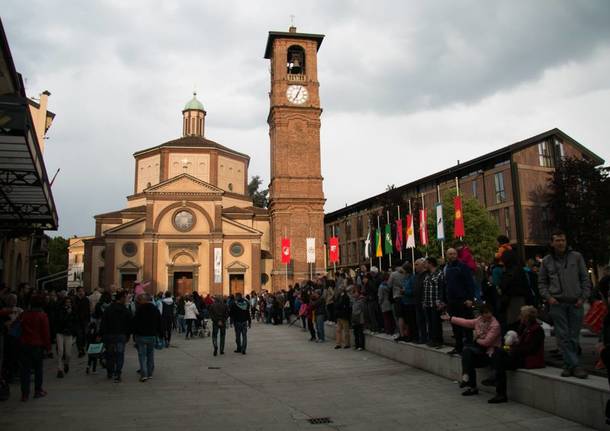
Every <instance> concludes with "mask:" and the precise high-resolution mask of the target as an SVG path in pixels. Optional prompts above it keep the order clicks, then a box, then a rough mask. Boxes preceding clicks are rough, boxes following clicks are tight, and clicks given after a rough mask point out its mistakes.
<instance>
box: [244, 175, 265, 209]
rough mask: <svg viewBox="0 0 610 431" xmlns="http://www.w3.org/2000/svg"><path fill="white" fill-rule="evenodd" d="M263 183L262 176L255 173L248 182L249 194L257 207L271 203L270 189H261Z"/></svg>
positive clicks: (263, 206)
mask: <svg viewBox="0 0 610 431" xmlns="http://www.w3.org/2000/svg"><path fill="white" fill-rule="evenodd" d="M262 183H263V180H262V179H261V177H260V176H258V175H254V176H253V177H252V179H251V180H250V182H249V183H248V195H249V196H250V197H251V198H252V202H253V204H254V206H255V207H259V208H267V205H268V204H269V198H268V195H269V189H264V190H259V189H260V187H261V184H262Z"/></svg>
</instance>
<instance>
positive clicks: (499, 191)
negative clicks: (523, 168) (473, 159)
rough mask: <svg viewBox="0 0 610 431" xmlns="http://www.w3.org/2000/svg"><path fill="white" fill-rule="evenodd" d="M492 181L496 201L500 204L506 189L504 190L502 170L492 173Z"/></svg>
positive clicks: (504, 196) (504, 197) (504, 199)
mask: <svg viewBox="0 0 610 431" xmlns="http://www.w3.org/2000/svg"><path fill="white" fill-rule="evenodd" d="M494 183H495V186H496V203H497V204H500V203H502V202H504V201H506V191H505V190H504V172H498V173H496V174H495V175H494Z"/></svg>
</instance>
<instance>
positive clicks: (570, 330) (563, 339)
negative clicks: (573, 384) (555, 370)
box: [549, 303, 583, 368]
mask: <svg viewBox="0 0 610 431" xmlns="http://www.w3.org/2000/svg"><path fill="white" fill-rule="evenodd" d="M549 314H550V315H551V318H552V319H553V325H554V328H555V337H556V338H557V341H558V344H559V349H560V350H561V353H562V354H563V362H564V365H565V366H566V367H567V368H574V367H577V366H578V343H579V340H580V328H581V327H582V318H583V307H582V305H581V306H580V307H578V308H577V307H576V306H575V305H574V304H565V303H559V304H552V305H551V306H550V310H549Z"/></svg>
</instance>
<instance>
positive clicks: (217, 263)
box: [214, 248, 222, 283]
mask: <svg viewBox="0 0 610 431" xmlns="http://www.w3.org/2000/svg"><path fill="white" fill-rule="evenodd" d="M214 283H222V248H215V249H214Z"/></svg>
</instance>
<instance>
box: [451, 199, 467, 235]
mask: <svg viewBox="0 0 610 431" xmlns="http://www.w3.org/2000/svg"><path fill="white" fill-rule="evenodd" d="M453 205H454V207H455V227H454V229H453V236H454V238H460V237H463V236H466V231H465V230H464V213H463V212H462V198H461V197H460V196H456V197H455V198H454V199H453Z"/></svg>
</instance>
